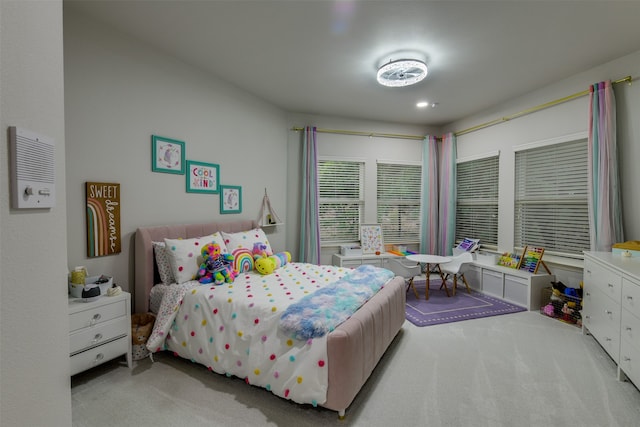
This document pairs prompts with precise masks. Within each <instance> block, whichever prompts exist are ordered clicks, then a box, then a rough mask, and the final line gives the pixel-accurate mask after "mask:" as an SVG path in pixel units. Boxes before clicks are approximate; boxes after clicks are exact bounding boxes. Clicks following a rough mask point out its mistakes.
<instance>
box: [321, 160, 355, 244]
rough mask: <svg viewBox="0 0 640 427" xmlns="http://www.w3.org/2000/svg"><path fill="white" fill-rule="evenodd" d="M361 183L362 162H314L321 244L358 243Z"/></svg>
mask: <svg viewBox="0 0 640 427" xmlns="http://www.w3.org/2000/svg"><path fill="white" fill-rule="evenodd" d="M363 183H364V162H359V161H343V160H319V161H318V192H319V197H318V199H319V200H318V203H319V206H318V208H319V211H320V218H319V220H320V242H321V245H323V246H331V245H334V246H335V245H336V244H340V243H349V242H357V241H360V236H359V233H360V222H361V221H360V220H361V218H362V213H363V209H364V190H363Z"/></svg>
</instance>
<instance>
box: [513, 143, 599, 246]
mask: <svg viewBox="0 0 640 427" xmlns="http://www.w3.org/2000/svg"><path fill="white" fill-rule="evenodd" d="M515 154H516V158H515V160H516V176H515V180H516V182H515V236H514V244H515V246H516V247H524V246H525V245H531V246H538V247H543V248H545V251H552V252H555V253H559V254H560V255H581V254H582V251H583V250H589V246H590V241H589V217H588V207H587V206H588V205H587V203H588V200H587V165H588V163H587V140H586V139H580V140H576V141H570V142H565V143H561V144H553V145H547V146H544V147H538V148H532V149H528V150H524V151H518V152H516V153H515Z"/></svg>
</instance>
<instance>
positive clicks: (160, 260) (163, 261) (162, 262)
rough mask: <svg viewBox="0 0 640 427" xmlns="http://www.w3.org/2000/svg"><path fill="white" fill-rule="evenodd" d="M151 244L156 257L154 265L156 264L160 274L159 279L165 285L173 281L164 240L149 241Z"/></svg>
mask: <svg viewBox="0 0 640 427" xmlns="http://www.w3.org/2000/svg"><path fill="white" fill-rule="evenodd" d="M151 244H152V245H153V253H154V254H155V258H156V265H157V266H158V273H159V274H160V281H161V282H162V283H164V284H165V285H170V284H172V283H174V282H175V279H174V278H173V270H172V269H171V261H169V256H168V255H167V251H165V244H164V242H151Z"/></svg>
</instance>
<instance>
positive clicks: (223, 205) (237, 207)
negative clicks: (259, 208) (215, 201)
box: [220, 185, 242, 214]
mask: <svg viewBox="0 0 640 427" xmlns="http://www.w3.org/2000/svg"><path fill="white" fill-rule="evenodd" d="M241 212H242V187H240V186H239V185H221V186H220V213H221V214H233V213H241Z"/></svg>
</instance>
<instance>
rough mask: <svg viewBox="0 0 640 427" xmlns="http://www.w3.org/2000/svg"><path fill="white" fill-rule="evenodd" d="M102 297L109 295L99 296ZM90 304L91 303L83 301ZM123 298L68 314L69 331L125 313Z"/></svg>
mask: <svg viewBox="0 0 640 427" xmlns="http://www.w3.org/2000/svg"><path fill="white" fill-rule="evenodd" d="M103 298H109V297H101V298H100V300H102V299H103ZM84 304H92V303H84ZM126 304H127V303H126V301H125V300H120V301H115V302H113V303H111V304H102V305H100V306H96V307H93V308H88V309H87V310H83V311H79V312H77V313H72V314H70V315H69V331H70V332H73V331H76V330H78V329H81V328H86V327H89V326H95V325H97V324H98V323H101V322H106V321H108V320H111V319H115V318H117V317H122V316H126V315H127V305H126Z"/></svg>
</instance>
